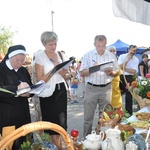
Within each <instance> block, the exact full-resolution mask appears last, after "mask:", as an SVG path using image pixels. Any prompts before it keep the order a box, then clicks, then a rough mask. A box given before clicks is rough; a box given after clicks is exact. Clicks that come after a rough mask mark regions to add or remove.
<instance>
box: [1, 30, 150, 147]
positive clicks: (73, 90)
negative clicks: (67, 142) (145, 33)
mask: <svg viewBox="0 0 150 150" xmlns="http://www.w3.org/2000/svg"><path fill="white" fill-rule="evenodd" d="M57 42H58V36H57V34H56V33H55V32H53V31H46V32H43V33H42V34H41V43H42V44H43V47H44V50H40V51H37V52H36V53H34V56H33V59H32V60H31V59H30V57H29V56H28V55H27V54H26V48H25V47H24V46H23V45H14V46H11V47H9V49H8V52H7V54H6V55H5V56H4V58H2V61H1V63H0V70H1V71H0V87H1V88H4V89H7V90H9V91H11V92H14V93H15V92H16V91H17V90H18V89H21V88H24V87H28V86H30V85H32V84H35V83H36V82H38V81H40V80H44V82H45V89H44V90H43V91H42V92H41V93H40V94H39V95H38V96H37V95H33V94H29V93H25V94H22V95H20V96H18V97H16V96H15V95H13V94H10V93H4V92H0V113H1V116H0V133H2V129H3V127H5V126H15V128H19V127H20V126H22V125H24V124H27V123H30V122H32V121H40V120H42V121H48V122H52V123H55V124H58V125H60V126H61V127H63V128H64V129H65V130H66V131H67V104H68V102H70V103H71V104H75V103H79V101H78V100H77V92H78V84H79V82H80V83H81V87H82V88H81V89H82V95H81V98H84V124H83V137H84V138H85V137H86V136H87V135H88V134H90V133H91V131H92V126H93V118H94V113H95V110H96V108H97V106H98V107H99V117H100V116H101V112H102V110H103V107H104V106H105V105H106V104H107V103H110V104H111V105H112V106H113V107H114V108H116V109H122V91H121V89H120V81H121V82H122V85H124V86H125V85H126V83H131V82H132V81H133V80H134V78H133V76H134V75H135V74H137V73H139V75H140V76H141V78H145V77H146V74H147V73H148V55H147V54H143V56H142V60H141V62H140V61H139V59H138V58H137V57H136V56H135V54H136V51H137V46H136V45H131V46H130V47H129V48H128V53H126V54H122V55H120V56H119V57H118V56H117V55H116V48H115V47H113V46H110V47H108V48H106V45H107V38H106V36H105V35H96V36H95V38H94V47H95V48H94V49H93V50H90V51H88V52H87V53H85V54H84V56H82V59H81V60H79V62H76V61H74V62H73V63H72V65H71V66H70V67H69V68H68V69H61V70H59V71H58V72H56V73H55V74H54V75H53V76H50V73H51V70H52V69H53V68H54V67H55V66H56V65H57V64H59V63H62V62H63V61H65V60H67V59H69V58H68V57H67V55H66V54H65V51H57ZM104 62H111V63H112V65H111V68H106V69H103V70H99V71H95V72H91V71H90V69H89V68H90V67H92V66H97V65H99V64H102V63H104ZM124 76H125V78H124ZM20 81H21V82H20ZM123 91H124V92H125V109H126V110H127V111H128V112H129V113H130V115H132V95H131V94H130V92H129V91H128V90H127V89H126V88H125V87H124V88H123ZM29 100H32V101H33V102H34V104H35V105H37V106H36V109H37V112H38V117H37V118H36V119H35V118H34V119H35V120H34V119H33V120H32V119H31V115H30V109H29V103H28V102H29ZM4 116H5V117H4ZM41 132H42V131H41ZM41 132H39V134H41ZM44 132H46V133H48V134H49V135H50V139H51V141H52V142H53V143H54V144H55V145H56V147H57V148H58V149H59V150H62V138H61V136H60V135H59V134H58V133H57V132H54V131H52V130H45V131H44ZM23 141H25V137H21V138H19V139H17V140H16V141H15V142H14V144H13V148H12V149H13V150H19V147H20V144H21V143H22V142H23Z"/></svg>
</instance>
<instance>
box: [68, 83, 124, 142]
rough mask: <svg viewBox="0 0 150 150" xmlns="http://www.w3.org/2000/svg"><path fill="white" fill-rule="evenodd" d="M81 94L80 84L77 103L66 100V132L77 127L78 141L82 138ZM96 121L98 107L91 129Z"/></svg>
mask: <svg viewBox="0 0 150 150" xmlns="http://www.w3.org/2000/svg"><path fill="white" fill-rule="evenodd" d="M81 95H82V90H81V84H79V88H78V98H77V100H78V101H79V103H77V104H71V103H70V102H68V133H70V131H71V130H72V129H77V130H78V131H79V141H81V140H82V138H83V100H84V99H83V98H80V96H81ZM123 107H124V95H123ZM97 121H98V109H97V110H96V111H95V115H94V120H93V130H94V129H95V126H96V125H97Z"/></svg>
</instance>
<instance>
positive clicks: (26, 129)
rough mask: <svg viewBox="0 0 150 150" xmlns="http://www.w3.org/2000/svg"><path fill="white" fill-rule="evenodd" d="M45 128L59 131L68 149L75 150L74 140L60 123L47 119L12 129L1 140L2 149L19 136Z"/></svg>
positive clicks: (0, 148)
mask: <svg viewBox="0 0 150 150" xmlns="http://www.w3.org/2000/svg"><path fill="white" fill-rule="evenodd" d="M45 129H47V130H48V129H49V130H54V131H56V132H58V133H59V134H60V135H61V136H62V138H63V140H64V142H65V145H66V149H67V150H74V146H73V141H72V140H71V138H70V136H69V135H68V133H67V132H66V131H65V130H64V129H63V128H62V127H60V126H59V125H57V124H54V123H50V122H45V121H39V122H33V123H29V124H26V125H23V126H21V127H20V128H18V129H16V130H14V131H12V132H11V133H10V134H9V135H7V136H6V137H5V138H3V139H2V140H1V141H0V150H5V149H6V148H7V147H8V145H9V144H10V143H11V142H12V141H14V140H16V139H18V138H19V137H22V136H25V135H27V134H28V133H30V132H34V131H37V130H45Z"/></svg>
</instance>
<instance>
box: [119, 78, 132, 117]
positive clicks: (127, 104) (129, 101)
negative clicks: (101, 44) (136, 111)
mask: <svg viewBox="0 0 150 150" xmlns="http://www.w3.org/2000/svg"><path fill="white" fill-rule="evenodd" d="M125 78H126V80H127V83H129V84H130V85H131V83H132V82H133V81H134V79H133V75H125ZM120 80H121V81H122V82H123V83H124V84H125V85H126V83H125V80H124V77H123V75H121V76H120ZM125 109H126V110H127V111H128V113H129V114H130V115H132V95H131V93H130V92H129V91H128V89H126V90H125Z"/></svg>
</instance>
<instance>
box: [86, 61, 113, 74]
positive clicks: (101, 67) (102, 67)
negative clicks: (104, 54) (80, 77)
mask: <svg viewBox="0 0 150 150" xmlns="http://www.w3.org/2000/svg"><path fill="white" fill-rule="evenodd" d="M112 63H113V61H109V62H105V63H102V64H99V65H97V66H92V67H90V68H89V73H94V72H97V71H100V70H101V71H104V70H112V69H113V66H112ZM108 64H109V66H106V65H108Z"/></svg>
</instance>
